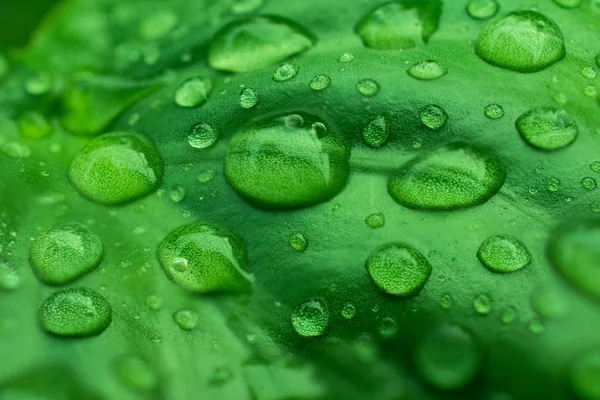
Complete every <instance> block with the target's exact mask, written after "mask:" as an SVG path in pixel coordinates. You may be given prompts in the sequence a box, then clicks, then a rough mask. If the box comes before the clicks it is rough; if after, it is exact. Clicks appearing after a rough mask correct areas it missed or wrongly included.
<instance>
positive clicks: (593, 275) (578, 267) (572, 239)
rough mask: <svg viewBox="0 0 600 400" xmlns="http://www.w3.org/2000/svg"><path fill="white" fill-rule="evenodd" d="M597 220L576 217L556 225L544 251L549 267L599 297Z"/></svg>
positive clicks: (586, 291) (599, 230)
mask: <svg viewBox="0 0 600 400" xmlns="http://www.w3.org/2000/svg"><path fill="white" fill-rule="evenodd" d="M599 243H600V220H599V219H593V218H592V219H588V220H578V221H573V222H571V223H567V224H564V225H562V226H560V227H558V228H557V229H556V230H555V232H554V233H553V234H552V236H551V237H550V240H549V241H548V245H547V247H546V252H547V254H548V259H549V260H550V263H551V264H552V266H553V267H554V268H555V269H556V270H557V271H558V272H559V273H560V274H561V275H562V276H563V277H564V278H565V279H566V280H567V281H568V282H569V283H571V284H572V285H574V286H575V287H576V288H577V289H579V290H581V291H583V292H585V293H587V294H589V295H591V296H593V297H595V298H597V299H600V268H598V266H599V265H600V245H599Z"/></svg>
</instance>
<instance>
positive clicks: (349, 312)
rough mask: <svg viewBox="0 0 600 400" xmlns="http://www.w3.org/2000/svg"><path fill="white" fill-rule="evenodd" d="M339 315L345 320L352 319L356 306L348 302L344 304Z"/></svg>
mask: <svg viewBox="0 0 600 400" xmlns="http://www.w3.org/2000/svg"><path fill="white" fill-rule="evenodd" d="M341 314H342V317H344V318H345V319H352V318H354V317H355V316H356V306H355V305H354V304H352V303H350V302H348V303H344V306H343V307H342V311H341Z"/></svg>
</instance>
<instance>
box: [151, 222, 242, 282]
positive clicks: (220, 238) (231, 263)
mask: <svg viewBox="0 0 600 400" xmlns="http://www.w3.org/2000/svg"><path fill="white" fill-rule="evenodd" d="M156 256H157V258H158V261H159V262H160V264H161V266H162V267H163V270H164V271H165V274H166V275H167V277H168V278H169V279H170V280H171V281H173V282H175V283H176V284H177V285H179V286H180V287H182V288H183V289H185V290H188V291H191V292H197V293H208V292H221V291H238V290H245V289H247V288H248V287H249V284H250V282H251V280H252V278H251V276H250V274H249V272H248V261H247V255H246V247H245V245H244V242H243V241H242V240H241V239H240V238H239V237H237V236H236V235H234V234H233V233H231V232H230V231H228V230H227V229H225V228H222V227H219V226H216V225H213V224H210V223H204V222H196V223H192V224H188V225H184V226H181V227H179V228H177V229H175V230H174V231H172V232H171V233H169V234H168V235H167V236H166V237H165V239H164V240H163V241H162V242H161V243H160V245H159V246H158V250H157V253H156Z"/></svg>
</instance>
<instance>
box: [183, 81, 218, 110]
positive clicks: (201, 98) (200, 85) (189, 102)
mask: <svg viewBox="0 0 600 400" xmlns="http://www.w3.org/2000/svg"><path fill="white" fill-rule="evenodd" d="M212 86H213V85H212V81H211V80H210V79H208V78H199V77H197V78H190V79H188V80H186V81H184V82H182V83H181V85H180V86H179V88H178V89H177V90H176V91H175V103H176V104H177V105H178V106H180V107H188V108H189V107H198V106H201V105H202V104H204V103H206V100H208V96H210V93H211V92H212Z"/></svg>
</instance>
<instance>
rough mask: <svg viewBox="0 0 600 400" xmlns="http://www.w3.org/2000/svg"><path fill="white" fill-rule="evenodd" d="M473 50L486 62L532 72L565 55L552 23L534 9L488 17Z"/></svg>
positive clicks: (561, 39)
mask: <svg viewBox="0 0 600 400" xmlns="http://www.w3.org/2000/svg"><path fill="white" fill-rule="evenodd" d="M475 52H476V53H477V55H478V56H479V57H480V58H482V59H483V60H484V61H486V62H488V63H489V64H492V65H495V66H498V67H501V68H505V69H509V70H512V71H518V72H536V71H540V70H542V69H544V68H546V67H549V66H550V65H552V64H554V63H556V62H558V61H560V60H562V59H563V58H564V57H565V54H566V51H565V43H564V38H563V34H562V32H561V31H560V28H559V27H558V25H556V23H554V22H553V21H551V20H549V19H548V18H546V17H545V16H544V15H542V14H540V13H538V12H535V11H515V12H512V13H510V14H507V15H504V16H502V17H499V18H496V19H494V20H492V21H490V22H489V23H488V24H487V25H486V26H485V28H483V30H482V31H481V34H480V35H479V38H478V39H477V43H476V45H475Z"/></svg>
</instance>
